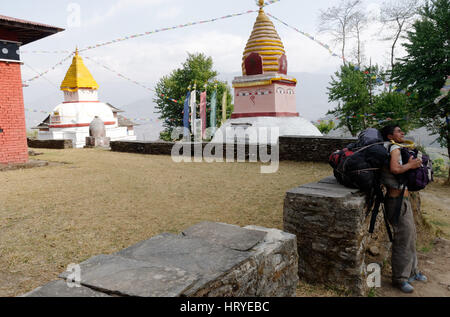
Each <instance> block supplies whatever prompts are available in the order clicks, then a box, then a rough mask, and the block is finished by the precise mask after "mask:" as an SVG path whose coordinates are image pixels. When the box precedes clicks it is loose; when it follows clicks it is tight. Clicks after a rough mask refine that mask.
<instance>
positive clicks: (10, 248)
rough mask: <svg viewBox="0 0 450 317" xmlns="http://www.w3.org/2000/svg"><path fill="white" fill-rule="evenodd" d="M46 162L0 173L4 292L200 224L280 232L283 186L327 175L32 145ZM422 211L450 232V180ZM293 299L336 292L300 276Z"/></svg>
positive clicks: (429, 194) (309, 167) (297, 166)
mask: <svg viewBox="0 0 450 317" xmlns="http://www.w3.org/2000/svg"><path fill="white" fill-rule="evenodd" d="M36 152H43V153H44V154H43V155H41V156H38V157H37V158H38V159H41V160H47V161H50V162H58V163H57V164H52V165H51V166H48V167H42V168H35V169H29V170H15V171H7V172H1V173H0V183H1V187H0V296H16V295H20V294H23V293H25V292H27V291H30V290H32V289H34V288H36V287H38V286H41V285H43V284H45V283H47V282H49V281H51V280H54V279H55V278H56V277H57V276H58V274H59V273H61V272H63V271H64V270H65V269H66V267H67V266H68V265H69V264H70V263H80V262H82V261H84V260H86V259H88V258H90V257H92V256H94V255H98V254H110V253H113V252H116V251H119V250H121V249H123V248H126V247H128V246H130V245H132V244H134V243H137V242H139V241H142V240H145V239H148V238H150V237H152V236H155V235H157V234H160V233H162V232H172V233H179V232H180V231H181V230H182V229H185V228H187V227H189V226H191V225H193V224H196V223H198V222H201V221H205V220H208V221H216V222H224V223H229V224H235V225H239V226H246V225H259V226H264V227H268V228H278V229H282V227H283V223H282V221H283V220H282V216H283V201H284V196H285V193H286V191H287V190H289V189H291V188H294V187H297V186H299V185H303V184H306V183H309V182H313V181H317V180H320V179H322V178H324V177H326V176H329V175H331V174H332V170H331V168H330V167H329V166H328V164H324V163H312V162H311V163H309V162H308V163H296V162H281V163H280V168H279V170H278V172H277V173H274V174H261V173H260V167H261V164H260V163H213V164H208V163H174V162H172V160H171V158H170V157H169V156H150V155H139V154H128V153H116V152H111V151H106V150H99V149H83V150H75V149H74V150H41V149H39V150H36ZM424 193H425V194H424V195H423V199H422V201H423V206H424V210H425V216H426V217H427V218H429V221H431V222H433V221H434V223H435V224H436V225H438V226H439V225H441V228H440V229H441V230H442V231H444V234H447V233H449V232H450V231H448V230H449V227H448V225H447V223H448V219H449V218H448V213H449V210H450V207H449V206H450V201H448V197H449V195H448V193H449V187H445V186H443V185H441V184H433V186H430V188H427V190H426V191H425V192H424ZM297 295H298V296H336V295H338V294H337V293H335V292H334V291H332V290H329V289H327V288H325V287H323V286H312V285H308V284H306V283H303V282H301V283H300V285H299V288H298V290H297Z"/></svg>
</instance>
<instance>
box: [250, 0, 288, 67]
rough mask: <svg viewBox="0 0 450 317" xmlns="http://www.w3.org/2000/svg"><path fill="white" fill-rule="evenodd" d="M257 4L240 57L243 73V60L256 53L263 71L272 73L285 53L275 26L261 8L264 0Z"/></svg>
mask: <svg viewBox="0 0 450 317" xmlns="http://www.w3.org/2000/svg"><path fill="white" fill-rule="evenodd" d="M258 6H259V7H260V9H259V14H258V17H257V18H256V22H255V25H254V26H253V31H252V34H251V35H250V38H249V40H248V42H247V46H246V47H245V51H244V54H243V57H242V73H243V74H244V75H246V71H245V64H244V61H245V59H246V58H247V56H249V55H250V54H252V53H258V54H259V55H260V56H261V58H262V60H263V72H264V73H273V72H278V70H279V68H280V64H279V59H280V57H281V56H283V55H284V54H285V53H286V52H285V50H284V45H283V42H282V41H281V39H280V36H279V35H278V33H277V30H276V29H275V26H274V25H273V23H272V21H271V20H270V19H269V17H268V16H267V15H266V13H265V12H264V10H263V7H264V0H259V2H258Z"/></svg>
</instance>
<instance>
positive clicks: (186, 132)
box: [183, 86, 191, 140]
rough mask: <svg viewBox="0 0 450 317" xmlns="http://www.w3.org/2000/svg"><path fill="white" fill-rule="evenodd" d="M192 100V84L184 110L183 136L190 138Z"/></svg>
mask: <svg viewBox="0 0 450 317" xmlns="http://www.w3.org/2000/svg"><path fill="white" fill-rule="evenodd" d="M190 102H191V86H189V88H188V92H187V95H186V99H185V100H184V111H183V127H184V130H183V136H184V138H185V140H186V139H188V138H189V103H190Z"/></svg>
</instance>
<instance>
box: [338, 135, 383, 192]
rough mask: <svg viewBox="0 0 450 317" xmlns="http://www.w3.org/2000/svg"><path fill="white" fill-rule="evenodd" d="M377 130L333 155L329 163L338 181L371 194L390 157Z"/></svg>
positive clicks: (360, 136) (361, 136)
mask: <svg viewBox="0 0 450 317" xmlns="http://www.w3.org/2000/svg"><path fill="white" fill-rule="evenodd" d="M383 144H384V142H383V137H382V136H381V133H380V132H379V131H378V130H377V129H372V128H370V129H367V130H365V131H363V132H361V134H360V135H359V137H358V142H356V143H351V144H349V145H347V147H346V148H345V149H343V150H338V151H336V152H334V153H332V154H331V156H330V159H329V163H330V165H331V167H332V168H333V173H334V176H335V177H336V179H337V181H338V182H339V183H340V184H342V185H344V186H346V187H350V188H358V189H360V190H361V191H363V192H365V193H367V194H370V193H371V192H372V191H373V189H374V187H376V185H377V184H378V183H379V178H380V172H381V168H382V167H383V166H384V164H385V162H386V160H387V159H388V157H389V155H388V152H387V150H386V148H385V147H384V145H383Z"/></svg>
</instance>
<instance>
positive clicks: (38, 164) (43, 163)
mask: <svg viewBox="0 0 450 317" xmlns="http://www.w3.org/2000/svg"><path fill="white" fill-rule="evenodd" d="M43 166H48V162H47V161H39V160H29V161H28V162H26V163H18V164H0V172H3V171H13V170H18V169H29V168H35V167H43Z"/></svg>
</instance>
